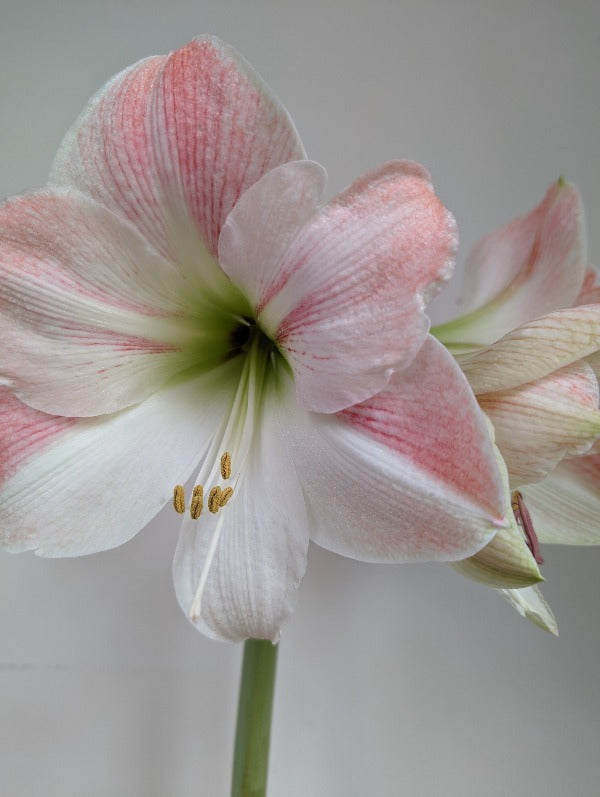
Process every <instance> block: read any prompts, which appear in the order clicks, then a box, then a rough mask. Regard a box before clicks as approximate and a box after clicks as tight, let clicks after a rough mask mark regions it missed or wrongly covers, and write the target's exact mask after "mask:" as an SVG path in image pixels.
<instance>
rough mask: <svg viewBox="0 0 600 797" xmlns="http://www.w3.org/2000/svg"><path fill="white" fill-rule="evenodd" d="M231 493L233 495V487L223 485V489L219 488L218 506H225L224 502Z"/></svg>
mask: <svg viewBox="0 0 600 797" xmlns="http://www.w3.org/2000/svg"><path fill="white" fill-rule="evenodd" d="M232 495H233V487H225V488H224V489H223V490H221V497H220V498H219V506H225V504H226V503H227V501H229V499H230V498H231V496H232Z"/></svg>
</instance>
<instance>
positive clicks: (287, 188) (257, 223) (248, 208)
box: [219, 161, 326, 311]
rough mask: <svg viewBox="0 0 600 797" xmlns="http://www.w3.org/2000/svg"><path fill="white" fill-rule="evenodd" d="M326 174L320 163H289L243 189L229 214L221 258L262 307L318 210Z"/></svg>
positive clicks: (221, 247)
mask: <svg viewBox="0 0 600 797" xmlns="http://www.w3.org/2000/svg"><path fill="white" fill-rule="evenodd" d="M325 180H326V173H325V170H324V169H323V168H322V167H321V166H319V164H318V163H314V162H313V161H292V162H290V163H284V164H283V165H282V166H278V167H277V168H275V169H272V170H271V171H270V172H267V174H265V175H263V177H261V178H260V180H259V181H258V182H256V183H255V184H254V185H253V186H252V187H251V188H249V189H248V190H247V191H246V192H245V193H244V194H242V196H241V198H240V200H239V201H238V203H237V204H236V205H235V207H234V208H233V210H232V211H231V213H230V214H229V216H228V217H227V220H226V222H225V224H224V226H223V229H222V231H221V237H220V238H219V263H220V265H221V267H222V268H223V270H224V271H225V272H226V274H227V275H228V276H229V277H230V279H231V280H232V281H233V282H234V283H235V284H236V285H237V286H238V287H239V288H241V289H242V290H243V291H244V293H245V294H246V296H247V297H248V298H249V299H250V301H251V303H252V305H253V306H254V307H255V308H257V309H258V310H259V311H260V309H261V308H262V307H263V306H264V303H265V299H266V297H267V295H268V293H269V291H270V289H271V286H272V285H273V283H274V282H276V280H277V277H278V273H279V268H280V263H281V260H282V259H283V257H284V255H285V254H286V251H287V250H288V248H289V246H290V244H291V243H292V241H293V240H294V238H295V237H296V235H298V233H299V231H300V230H301V229H302V227H304V225H305V224H306V223H307V222H308V221H309V219H310V218H311V217H312V216H314V214H315V213H316V211H317V207H318V203H319V200H320V199H321V196H322V194H323V190H324V188H325Z"/></svg>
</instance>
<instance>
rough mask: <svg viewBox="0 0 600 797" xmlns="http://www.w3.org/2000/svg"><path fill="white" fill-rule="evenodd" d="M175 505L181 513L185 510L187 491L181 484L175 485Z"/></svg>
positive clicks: (176, 509)
mask: <svg viewBox="0 0 600 797" xmlns="http://www.w3.org/2000/svg"><path fill="white" fill-rule="evenodd" d="M173 507H174V508H175V511H176V512H178V513H179V514H180V515H182V514H183V513H184V512H185V492H184V491H183V485H181V484H176V485H175V487H173Z"/></svg>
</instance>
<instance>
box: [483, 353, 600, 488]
mask: <svg viewBox="0 0 600 797" xmlns="http://www.w3.org/2000/svg"><path fill="white" fill-rule="evenodd" d="M477 399H478V401H479V405H480V407H481V408H482V409H483V410H484V412H485V413H486V414H487V416H488V418H489V419H490V420H491V421H492V423H493V425H494V431H495V433H496V444H497V446H498V448H499V449H500V451H501V452H502V456H503V457H504V460H505V462H506V465H507V467H508V472H509V475H510V481H511V486H512V487H513V488H514V487H519V486H521V485H524V484H528V483H530V482H535V481H539V480H540V479H542V478H543V477H544V476H545V475H546V474H547V473H549V471H551V470H552V469H553V468H554V467H556V465H557V464H558V462H559V461H560V460H561V459H562V458H563V457H564V456H568V455H576V454H585V453H586V452H587V451H589V449H590V447H591V445H592V443H593V442H594V440H595V439H596V438H598V437H599V436H600V411H599V409H598V406H599V397H598V380H597V379H596V375H595V374H594V372H593V371H592V369H591V368H590V366H589V365H588V364H587V363H586V362H585V361H584V360H581V361H578V362H575V363H571V365H567V366H565V367H564V368H561V369H559V370H558V371H555V372H554V373H552V374H549V375H548V376H545V377H542V378H541V379H538V380H536V381H535V382H530V383H528V384H525V385H521V386H519V387H515V388H512V389H511V390H505V391H497V392H495V393H483V394H480V395H478V396H477Z"/></svg>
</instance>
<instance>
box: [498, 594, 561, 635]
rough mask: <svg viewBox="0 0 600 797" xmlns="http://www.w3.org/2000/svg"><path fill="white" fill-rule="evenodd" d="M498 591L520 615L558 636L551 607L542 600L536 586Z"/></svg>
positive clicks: (542, 597)
mask: <svg viewBox="0 0 600 797" xmlns="http://www.w3.org/2000/svg"><path fill="white" fill-rule="evenodd" d="M498 592H499V593H500V595H502V597H503V598H504V599H505V600H507V601H508V602H509V603H510V605H511V606H512V607H513V609H516V610H517V611H518V612H519V614H520V615H521V617H524V618H525V619H526V620H530V621H531V622H532V623H534V625H537V626H538V628H541V629H542V630H543V631H549V632H550V633H551V634H554V636H558V625H557V623H556V619H555V617H554V615H553V614H552V609H551V608H550V607H549V606H548V604H547V603H546V601H545V600H544V596H543V595H542V593H541V591H540V589H539V588H538V587H525V588H524V589H499V590H498Z"/></svg>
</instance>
